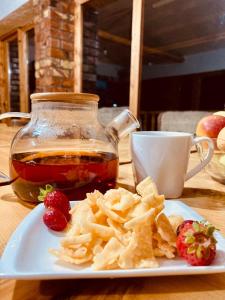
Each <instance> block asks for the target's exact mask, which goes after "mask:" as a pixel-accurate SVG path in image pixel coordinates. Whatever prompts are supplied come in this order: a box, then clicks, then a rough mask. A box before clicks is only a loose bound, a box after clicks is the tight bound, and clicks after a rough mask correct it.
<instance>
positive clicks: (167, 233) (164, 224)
mask: <svg viewBox="0 0 225 300" xmlns="http://www.w3.org/2000/svg"><path fill="white" fill-rule="evenodd" d="M156 226H157V229H158V232H159V234H160V235H161V237H162V239H163V240H165V241H167V242H168V243H172V244H174V243H176V238H177V237H176V234H175V233H174V230H173V227H172V226H171V224H170V222H169V220H168V218H167V217H166V215H165V214H164V213H161V214H160V215H158V217H157V219H156Z"/></svg>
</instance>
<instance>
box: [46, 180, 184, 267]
mask: <svg viewBox="0 0 225 300" xmlns="http://www.w3.org/2000/svg"><path fill="white" fill-rule="evenodd" d="M137 193H138V194H133V193H131V192H129V191H127V190H126V189H123V188H119V189H111V190H108V191H107V192H106V193H105V194H104V195H103V194H102V193H100V192H99V191H94V192H93V193H88V194H87V198H86V199H85V200H83V201H81V202H80V203H77V204H76V205H75V206H74V208H72V209H71V214H72V219H71V225H70V229H69V230H68V232H67V234H66V236H65V237H64V238H63V239H62V240H61V247H60V248H59V250H55V249H50V250H49V251H50V253H51V254H53V255H55V256H57V257H58V258H59V259H60V260H62V261H65V262H69V263H72V264H75V265H82V264H84V263H89V264H91V265H92V268H93V269H94V270H103V269H115V268H121V269H130V268H155V267H158V266H159V264H158V262H157V260H156V257H162V256H164V257H166V258H169V259H171V258H173V257H174V256H175V253H176V247H175V241H176V234H175V231H176V227H177V226H178V224H179V223H181V218H180V217H178V216H176V215H175V216H172V217H169V218H168V217H167V216H166V215H165V214H164V213H162V210H163V208H164V200H165V198H164V195H159V194H158V191H157V188H156V186H155V183H154V182H153V181H152V179H151V178H150V177H147V178H146V179H145V180H143V181H142V182H140V183H139V184H138V185H137Z"/></svg>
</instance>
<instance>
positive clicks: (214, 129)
mask: <svg viewBox="0 0 225 300" xmlns="http://www.w3.org/2000/svg"><path fill="white" fill-rule="evenodd" d="M224 127H225V117H223V116H218V115H211V116H207V117H204V118H202V119H201V120H200V121H199V122H198V125H197V128H196V134H197V136H208V137H210V138H217V136H218V134H219V132H220V130H221V129H222V128H224Z"/></svg>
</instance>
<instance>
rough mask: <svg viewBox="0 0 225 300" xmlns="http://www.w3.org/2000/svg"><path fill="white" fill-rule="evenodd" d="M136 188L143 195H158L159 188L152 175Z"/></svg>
mask: <svg viewBox="0 0 225 300" xmlns="http://www.w3.org/2000/svg"><path fill="white" fill-rule="evenodd" d="M136 190H137V192H138V194H139V195H141V196H142V197H144V196H147V195H151V194H153V195H158V190H157V187H156V184H155V183H154V182H153V181H152V179H151V177H149V176H148V177H146V178H145V179H144V180H142V181H141V182H140V183H139V184H138V185H137V186H136Z"/></svg>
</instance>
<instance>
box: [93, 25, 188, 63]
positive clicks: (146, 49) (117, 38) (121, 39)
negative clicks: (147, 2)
mask: <svg viewBox="0 0 225 300" xmlns="http://www.w3.org/2000/svg"><path fill="white" fill-rule="evenodd" d="M98 36H99V37H100V38H102V39H105V40H109V41H111V42H114V43H118V44H121V45H124V46H129V47H130V46H131V41H130V40H129V39H127V38H124V37H121V36H118V35H115V34H112V33H109V32H107V31H104V30H98ZM143 52H144V53H147V54H151V55H158V56H162V57H165V58H167V59H169V60H171V61H173V62H177V63H182V62H184V58H183V57H182V56H179V55H175V54H172V53H169V52H166V51H164V50H161V49H159V48H152V47H148V46H143Z"/></svg>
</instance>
